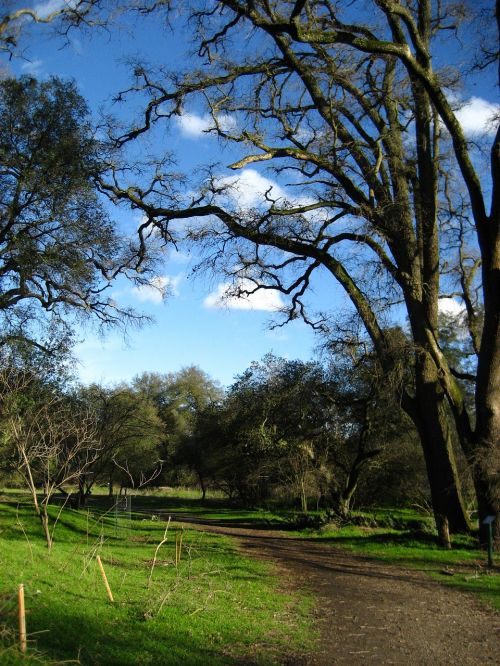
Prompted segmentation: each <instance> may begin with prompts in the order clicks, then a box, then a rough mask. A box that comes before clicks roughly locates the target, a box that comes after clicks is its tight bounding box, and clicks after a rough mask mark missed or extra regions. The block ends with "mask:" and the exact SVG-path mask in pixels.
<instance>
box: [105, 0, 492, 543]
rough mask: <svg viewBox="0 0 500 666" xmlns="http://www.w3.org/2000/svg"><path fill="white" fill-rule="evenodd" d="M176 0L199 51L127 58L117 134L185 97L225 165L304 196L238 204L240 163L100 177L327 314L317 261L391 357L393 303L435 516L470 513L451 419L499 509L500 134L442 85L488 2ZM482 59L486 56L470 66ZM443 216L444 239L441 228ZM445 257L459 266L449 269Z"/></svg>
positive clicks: (233, 269) (236, 273)
mask: <svg viewBox="0 0 500 666" xmlns="http://www.w3.org/2000/svg"><path fill="white" fill-rule="evenodd" d="M183 7H184V8H185V9H186V11H187V12H189V21H190V23H189V25H190V26H191V27H192V30H193V36H192V43H193V44H194V45H195V50H196V51H197V53H198V56H199V58H200V67H199V68H198V67H197V66H196V64H192V66H188V68H187V69H186V72H184V73H182V72H181V73H179V72H176V73H169V72H168V71H166V69H165V67H162V66H160V67H158V68H157V69H156V70H154V69H152V68H147V67H146V66H142V65H139V64H137V65H136V66H135V68H134V75H135V77H136V82H135V84H134V85H133V86H132V87H131V88H130V89H129V90H128V91H124V92H123V93H122V94H121V95H120V96H119V99H121V100H125V99H127V98H129V97H130V96H141V95H142V96H143V97H144V100H145V101H144V108H145V111H144V116H143V121H142V123H141V122H139V123H136V124H134V126H133V127H132V128H131V129H130V130H129V131H128V132H125V133H123V134H122V135H121V136H120V137H118V138H117V142H118V143H119V144H124V143H127V142H128V141H131V140H135V139H137V138H138V137H141V136H142V135H144V134H145V133H151V132H154V131H155V128H156V126H157V125H158V124H159V123H162V122H165V121H168V120H169V119H174V118H175V116H178V115H179V114H182V113H183V111H184V109H186V108H187V109H189V108H190V105H191V104H193V103H195V102H196V104H198V105H204V108H205V110H206V112H207V113H208V114H210V117H211V119H212V125H211V127H207V132H211V133H213V134H215V135H217V136H218V137H219V138H220V139H221V140H223V141H225V142H228V143H229V144H232V145H233V146H234V148H235V149H236V150H239V151H240V153H241V157H240V158H239V159H237V160H236V161H235V162H233V163H232V164H231V165H230V168H231V169H233V170H236V171H238V170H244V169H246V168H248V167H250V166H251V165H258V164H261V163H265V164H267V165H268V166H270V167H271V168H272V169H274V172H275V173H276V174H277V175H279V176H280V177H281V178H284V177H285V176H288V179H289V182H290V183H291V185H293V188H294V190H295V192H297V194H296V195H287V196H286V197H285V196H284V195H283V194H281V193H280V194H279V195H278V194H276V191H275V190H273V189H272V188H271V186H270V187H269V189H268V190H267V192H266V193H265V194H263V195H262V198H261V200H260V201H259V202H258V203H257V204H255V205H252V206H246V207H245V206H243V205H241V199H240V198H239V196H238V178H237V177H235V178H234V179H230V178H228V177H227V176H225V175H223V176H222V177H221V174H220V172H219V171H217V170H216V169H213V168H212V169H208V170H207V172H206V174H205V177H204V179H203V182H201V183H200V186H199V188H198V190H197V193H196V194H195V195H191V194H190V192H191V193H192V192H193V188H192V187H191V188H190V190H189V192H183V191H182V190H180V189H179V188H177V187H176V182H178V180H177V181H176V180H175V179H174V178H173V177H169V176H165V175H164V174H162V173H160V172H156V173H155V174H154V176H153V177H152V179H151V182H150V184H149V185H144V184H142V185H138V186H136V187H127V188H123V187H120V186H119V182H118V180H114V181H113V180H111V181H109V180H108V182H107V183H105V182H104V181H103V182H102V188H103V190H104V191H107V192H108V193H109V194H110V196H111V197H112V198H114V200H116V201H123V200H128V201H129V202H131V203H132V205H133V206H134V207H136V208H138V209H141V210H142V211H143V212H144V213H145V214H146V216H147V218H148V220H150V221H152V222H153V223H154V224H155V225H156V226H157V227H158V228H159V229H160V230H161V231H162V232H163V233H164V234H165V237H171V235H172V233H173V230H174V228H175V221H176V220H188V219H194V220H196V223H195V224H193V225H192V226H191V230H190V231H188V236H189V238H190V239H191V240H192V241H195V242H197V243H198V244H202V245H203V246H204V247H205V249H206V251H207V264H208V265H209V266H211V267H213V268H222V269H224V270H226V272H228V273H229V274H231V275H232V277H233V278H234V284H235V293H236V294H238V295H247V296H248V294H249V293H252V292H254V291H256V290H261V289H275V290H278V291H280V292H282V293H283V294H285V295H286V296H288V297H289V299H290V307H289V309H288V312H287V318H288V319H293V318H295V317H297V316H301V317H303V318H304V319H305V320H306V321H308V322H310V323H311V324H312V325H315V326H319V325H322V321H319V323H318V319H314V318H313V317H312V316H311V315H310V313H309V312H308V310H307V307H306V305H307V302H306V300H305V298H306V295H307V292H308V289H309V287H310V285H311V283H312V282H313V281H314V279H316V278H315V276H316V275H317V274H319V275H320V277H321V278H323V277H324V276H325V275H330V276H331V277H332V278H334V280H335V281H336V282H337V283H338V284H339V285H340V286H341V287H342V289H343V290H344V291H345V293H346V295H347V296H348V298H349V299H350V301H351V303H352V305H353V307H354V309H355V311H356V312H357V314H358V316H359V318H360V319H361V321H362V322H363V325H364V327H365V330H366V332H367V333H368V335H369V337H370V338H371V341H372V343H373V345H374V347H375V349H376V351H377V354H378V357H379V360H380V362H381V364H382V366H383V367H384V368H385V370H386V371H387V372H391V371H392V369H393V367H394V365H395V363H396V362H397V359H395V357H394V350H393V348H392V347H391V343H390V340H389V339H388V338H387V336H386V333H385V330H384V316H385V312H387V311H390V308H391V306H392V305H394V304H395V303H399V304H403V305H404V307H405V309H406V314H407V316H408V319H409V325H410V329H411V337H412V341H413V349H414V354H413V363H414V369H415V372H414V386H413V387H412V389H411V390H403V391H401V393H400V396H399V397H400V400H401V403H402V405H403V407H404V409H405V410H406V411H407V413H408V414H409V415H410V417H411V418H412V420H413V421H414V423H415V425H416V427H417V429H418V432H419V434H420V438H421V441H422V446H423V451H424V455H425V459H426V464H427V470H428V475H429V482H430V488H431V494H432V501H433V506H434V511H435V514H436V517H439V519H440V520H441V517H442V516H444V517H445V518H446V519H447V521H448V522H449V525H450V528H451V529H452V530H453V531H457V530H458V531H460V530H467V529H468V527H469V522H468V518H467V515H466V513H465V510H464V504H463V500H462V496H461V491H460V481H459V478H458V475H457V472H456V465H455V461H454V456H453V451H452V447H451V441H450V433H451V431H452V429H453V428H456V430H457V432H458V435H459V438H460V441H461V444H462V446H463V449H464V451H465V453H466V455H467V457H468V460H469V462H470V465H471V471H472V474H473V476H474V483H475V488H476V493H477V498H478V503H479V510H480V516H481V519H483V518H484V517H485V516H486V515H488V514H498V512H499V508H500V507H499V502H500V498H499V491H498V479H499V470H498V467H497V466H496V464H494V463H493V462H492V461H494V460H496V459H497V457H498V456H497V455H496V453H495V452H496V451H497V447H498V442H499V439H500V438H499V434H500V339H499V338H500V332H499V320H500V312H499V308H500V300H499V299H498V294H499V293H500V282H499V280H500V263H499V262H500V130H496V131H495V130H494V131H493V133H488V134H484V135H483V137H482V138H481V137H479V138H478V139H477V140H476V141H471V140H470V139H469V137H468V136H467V135H466V134H465V132H464V129H463V127H462V125H461V124H460V121H459V116H458V110H459V107H460V104H459V102H458V101H457V100H458V99H459V97H458V92H455V93H454V94H450V93H449V91H450V90H451V89H453V88H455V89H456V88H457V86H458V85H459V83H460V81H461V77H462V76H463V75H464V74H465V73H469V74H470V72H471V71H473V70H474V67H475V66H477V63H478V57H477V56H478V54H477V52H474V53H471V54H470V58H469V60H468V62H466V63H465V64H463V66H462V63H463V61H464V59H466V57H467V55H468V54H467V53H466V49H465V47H464V44H465V43H467V41H466V38H465V36H464V28H463V26H464V19H467V21H468V27H467V29H468V30H469V34H470V29H471V25H472V27H474V26H475V25H477V24H476V23H474V21H475V20H476V18H478V16H477V14H475V11H476V10H477V12H478V13H479V14H481V17H482V20H484V16H485V15H486V14H488V15H489V17H490V23H491V24H492V25H493V26H494V25H497V24H498V21H499V19H500V7H499V5H498V3H496V4H495V3H494V2H481V3H475V4H474V5H473V4H472V3H467V2H463V3H456V2H447V1H445V0H442V1H438V0H363V1H361V0H354V1H352V2H347V1H346V0H297V1H287V0H280V1H275V2H268V1H267V0H253V1H252V2H241V1H239V0H220V1H218V2H213V3H208V4H207V3H204V2H197V1H196V0H193V1H192V2H190V3H183ZM468 39H469V40H470V36H469V37H468ZM497 39H498V36H497V37H496V40H497ZM245 40H246V41H245ZM242 44H244V46H242ZM488 48H489V51H488V52H492V48H491V43H490V46H489V47H488ZM471 50H472V51H474V49H471ZM495 52H497V49H495ZM458 53H460V57H461V63H460V64H461V69H460V68H459V67H458V65H455V62H454V60H455V59H457V58H456V56H457V55H458ZM484 53H485V50H484V49H483V56H484ZM447 54H449V57H448V61H447V62H446V63H445V65H444V66H443V67H441V68H437V66H436V64H435V62H436V55H439V58H440V59H441V61H443V59H446V55H447ZM492 63H494V59H493V58H489V60H488V58H486V56H484V57H483V59H482V61H481V66H484V67H485V68H487V67H488V66H491V64H492ZM190 65H191V63H190ZM467 68H468V71H467V72H466V70H467ZM198 108H199V107H198ZM228 119H229V122H228ZM492 122H495V121H494V119H493V120H492ZM488 153H489V156H490V163H489V167H488V166H484V160H483V162H482V164H481V166H480V167H478V164H479V163H480V162H481V159H482V157H484V155H485V154H488ZM484 173H487V175H486V176H484V175H483V174H484ZM450 225H451V227H452V231H453V233H454V235H455V238H456V239H458V242H457V243H456V244H455V247H449V246H448V245H447V244H446V243H445V242H444V238H445V236H444V233H445V230H448V232H449V231H450ZM464 230H466V234H465V235H463V232H464ZM460 234H462V240H460ZM468 246H470V247H472V248H475V249H476V255H475V258H474V259H472V258H471V255H469V254H468V253H467V252H466V251H465V248H466V247H468ZM450 264H453V265H455V266H457V267H458V269H459V270H458V273H457V274H458V276H459V279H458V280H457V281H455V282H452V281H450V280H449V279H448V273H447V271H448V269H449V266H450ZM450 292H451V293H453V295H454V296H455V297H457V298H460V299H461V300H462V302H463V304H464V306H465V310H466V322H467V324H468V327H469V332H470V335H471V337H472V338H473V340H474V345H475V347H476V349H477V352H478V355H477V373H472V374H473V375H474V376H471V377H470V379H471V380H473V381H474V382H475V416H474V417H473V416H472V415H471V413H470V411H469V410H468V409H467V405H466V403H465V400H464V393H463V390H462V389H461V387H460V385H459V383H458V379H457V377H456V376H455V373H454V369H453V368H452V367H450V364H449V362H448V361H447V359H446V357H445V355H444V353H443V350H442V349H441V347H440V342H439V334H438V308H439V299H440V298H441V297H442V296H443V295H449V293H450ZM474 293H476V294H477V295H478V296H479V301H476V300H474V298H473V294H474ZM480 308H481V309H482V319H481V317H480V314H479V309H480ZM498 522H499V523H500V521H498ZM499 529H500V528H499Z"/></svg>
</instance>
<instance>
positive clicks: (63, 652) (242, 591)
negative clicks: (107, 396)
mask: <svg viewBox="0 0 500 666" xmlns="http://www.w3.org/2000/svg"><path fill="white" fill-rule="evenodd" d="M4 499H5V498H4ZM16 499H17V497H16ZM142 499H143V500H145V502H144V503H143V506H142V509H143V512H142V513H140V514H138V515H137V517H136V519H134V520H132V521H131V522H130V523H129V521H123V520H121V522H120V521H118V523H117V520H116V516H115V514H114V512H113V511H111V512H110V513H109V514H107V515H106V514H105V513H104V511H105V509H104V507H101V506H98V505H97V506H94V507H93V508H92V509H90V510H89V512H85V511H82V512H76V511H72V510H68V509H65V510H64V511H63V513H62V515H61V517H60V520H59V523H58V525H57V528H56V531H55V543H54V547H53V550H52V553H51V554H50V555H49V554H48V553H47V549H46V548H45V546H44V543H43V540H42V535H41V528H40V526H39V524H38V523H37V521H36V519H35V518H34V517H33V515H32V510H31V507H30V506H29V505H28V504H22V505H21V506H18V505H17V504H16V500H13V499H12V497H10V501H4V503H3V504H0V549H1V550H0V625H2V626H3V634H2V635H1V636H0V638H1V639H2V641H3V652H2V653H0V663H2V665H3V664H18V663H19V664H20V663H23V664H25V663H34V664H35V663H36V664H49V663H53V662H54V661H63V660H76V659H78V660H79V662H80V663H81V664H89V665H99V664H102V665H106V666H108V665H109V666H113V665H115V664H116V665H117V666H118V665H120V666H126V665H128V664H130V665H132V664H134V665H135V664H143V665H147V664H151V665H153V664H165V665H168V664H180V663H182V664H188V665H189V664H193V665H196V664H207V663H210V664H214V665H218V664H231V663H237V662H238V659H239V658H241V657H242V656H244V655H248V654H251V656H252V659H254V660H256V661H257V662H259V663H262V664H266V663H275V662H276V655H277V654H280V655H283V654H290V655H293V654H299V653H303V652H304V651H308V650H311V649H312V648H313V644H314V638H315V632H314V630H313V628H312V619H311V612H310V611H311V607H312V600H311V598H309V597H306V596H302V597H298V596H297V595H291V594H290V593H288V592H285V591H283V590H280V589H279V588H278V579H277V578H276V577H274V576H273V572H272V570H271V569H270V566H269V565H267V564H264V563H261V562H258V561H255V560H249V559H247V558H245V557H242V556H241V555H240V554H239V553H238V552H237V551H236V550H235V545H234V542H233V541H232V540H230V539H227V538H224V537H221V536H215V535H209V534H206V533H202V532H197V531H194V530H189V529H185V530H184V535H183V556H182V560H181V562H180V564H179V567H178V568H176V567H175V565H174V559H175V532H176V531H177V530H179V527H180V526H179V524H176V523H173V522H172V523H171V525H170V527H169V533H168V541H167V543H166V544H165V545H164V546H162V547H161V548H160V550H159V552H158V560H157V563H156V566H155V568H154V570H153V575H152V581H151V584H150V585H148V579H149V576H150V572H151V566H152V560H153V556H154V553H155V549H156V547H157V545H158V543H159V542H160V541H161V540H162V538H163V535H164V530H165V527H166V522H165V521H164V520H163V519H161V518H158V513H160V512H161V511H163V510H164V509H168V508H170V510H173V508H175V507H172V506H170V507H167V506H165V499H162V501H159V499H158V498H155V497H144V498H142ZM169 501H170V500H169ZM183 501H184V500H179V502H183ZM144 504H145V505H146V506H145V507H144ZM174 504H175V502H174ZM51 509H52V510H53V512H55V511H56V507H51ZM148 509H151V510H153V509H154V510H155V512H154V513H152V515H155V516H156V517H157V519H156V520H151V516H149V515H147V513H148ZM97 553H99V554H100V557H101V559H102V561H103V564H104V567H105V569H106V573H107V575H108V579H109V583H110V586H111V589H112V591H113V594H114V597H115V603H113V604H112V603H110V602H109V601H108V600H107V597H106V592H105V588H104V585H103V582H102V578H101V575H100V572H99V569H98V566H97V563H96V559H95V555H96V554H97ZM20 582H23V583H24V584H25V588H26V607H27V624H28V634H29V655H31V656H29V658H28V659H27V660H26V659H24V658H22V657H21V656H20V655H19V653H18V651H17V649H16V648H15V646H14V645H13V643H14V642H15V628H16V618H15V607H16V599H15V595H16V590H17V585H18V583H20Z"/></svg>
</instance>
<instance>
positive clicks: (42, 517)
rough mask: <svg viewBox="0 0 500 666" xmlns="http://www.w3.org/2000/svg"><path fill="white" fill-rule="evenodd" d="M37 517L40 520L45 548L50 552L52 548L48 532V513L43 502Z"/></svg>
mask: <svg viewBox="0 0 500 666" xmlns="http://www.w3.org/2000/svg"><path fill="white" fill-rule="evenodd" d="M39 517H40V522H41V523H42V527H43V533H44V535H45V542H46V544H47V549H48V551H49V553H50V551H51V550H52V536H51V534H50V525H49V514H48V513H47V506H46V505H45V504H44V505H43V507H42V509H41V511H40V514H39Z"/></svg>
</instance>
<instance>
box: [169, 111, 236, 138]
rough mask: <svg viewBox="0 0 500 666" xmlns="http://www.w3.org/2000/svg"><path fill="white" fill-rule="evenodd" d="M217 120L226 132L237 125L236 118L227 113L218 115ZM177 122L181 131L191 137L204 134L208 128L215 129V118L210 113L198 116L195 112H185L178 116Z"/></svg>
mask: <svg viewBox="0 0 500 666" xmlns="http://www.w3.org/2000/svg"><path fill="white" fill-rule="evenodd" d="M217 121H218V123H219V125H220V128H221V129H222V130H223V131H225V132H228V131H229V130H231V129H233V128H234V127H235V126H236V121H235V119H234V118H233V117H232V116H230V115H228V114H225V113H224V114H221V115H220V116H218V118H217ZM177 124H178V126H179V128H180V130H181V133H182V134H184V136H188V137H191V138H197V137H200V136H203V135H204V134H206V132H208V130H211V129H215V123H214V120H213V118H212V116H210V115H209V114H205V115H203V116H198V115H196V114H195V113H183V114H182V115H180V116H178V117H177Z"/></svg>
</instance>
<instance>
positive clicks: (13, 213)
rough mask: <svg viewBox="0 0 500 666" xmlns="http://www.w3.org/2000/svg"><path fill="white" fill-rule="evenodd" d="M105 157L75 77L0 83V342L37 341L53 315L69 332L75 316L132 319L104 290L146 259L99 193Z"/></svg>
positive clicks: (52, 318) (116, 320) (27, 79)
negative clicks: (116, 224) (97, 181)
mask: <svg viewBox="0 0 500 666" xmlns="http://www.w3.org/2000/svg"><path fill="white" fill-rule="evenodd" d="M106 162H107V155H106V150H105V147H104V145H103V144H102V143H100V142H99V141H98V140H97V139H96V135H95V131H94V130H93V128H92V126H91V124H90V120H89V113H88V109H87V106H86V104H85V101H84V100H83V98H82V97H81V96H80V94H79V93H78V91H77V89H76V86H75V84H74V83H73V82H71V81H63V80H61V79H58V78H51V79H49V80H47V81H44V82H40V83H39V82H37V81H36V80H35V79H33V78H30V77H23V78H21V79H5V80H3V81H1V82H0V317H1V320H0V326H1V331H0V334H1V337H0V341H3V340H11V339H13V338H14V339H17V338H21V339H26V338H28V337H29V335H30V334H31V335H32V336H33V337H35V338H40V327H41V326H42V323H43V322H46V320H47V317H49V319H51V320H52V322H58V323H59V324H60V325H61V326H62V327H63V328H65V327H66V328H67V327H68V321H67V316H68V313H69V312H73V313H79V314H80V315H81V316H84V317H88V316H89V315H94V316H95V317H96V318H97V320H99V321H101V322H102V323H117V322H119V321H120V319H122V318H124V319H127V318H128V317H131V316H132V313H131V312H129V311H125V310H120V309H119V308H118V307H117V306H116V304H114V303H113V302H112V301H111V299H110V298H108V296H106V289H107V288H109V284H110V280H111V279H112V278H113V277H114V276H116V274H117V273H119V272H131V271H132V269H134V268H135V267H137V266H138V264H139V263H140V262H141V260H142V258H138V257H137V252H138V250H137V248H136V247H135V246H134V245H130V246H129V245H128V244H127V243H126V242H124V240H123V239H121V238H120V237H119V236H118V234H117V233H116V231H115V229H114V226H113V223H112V222H111V220H110V219H109V218H108V216H107V213H106V211H105V208H104V206H103V204H102V202H101V201H100V199H99V195H98V193H97V191H96V187H95V184H94V183H95V178H96V177H97V176H98V175H99V173H100V172H101V171H102V170H103V168H104V166H105V164H106ZM47 313H48V315H47Z"/></svg>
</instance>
